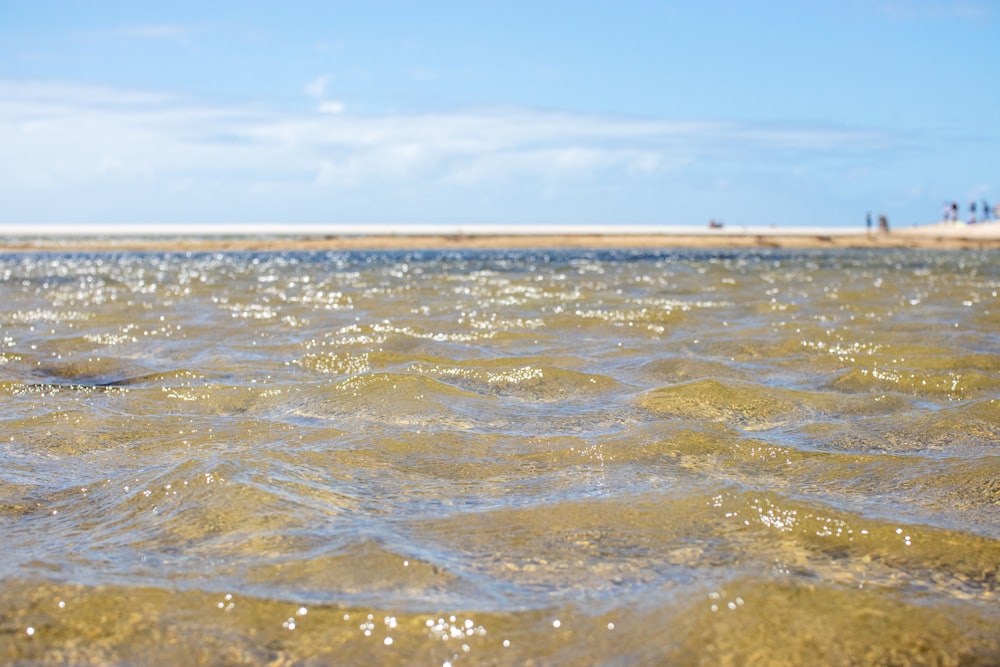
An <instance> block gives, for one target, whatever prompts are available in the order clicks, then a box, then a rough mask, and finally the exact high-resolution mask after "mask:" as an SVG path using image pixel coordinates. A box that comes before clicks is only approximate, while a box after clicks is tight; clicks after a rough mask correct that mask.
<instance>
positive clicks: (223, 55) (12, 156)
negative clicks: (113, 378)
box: [0, 0, 1000, 227]
mask: <svg viewBox="0 0 1000 667" xmlns="http://www.w3.org/2000/svg"><path fill="white" fill-rule="evenodd" d="M984 199H985V200H988V201H989V202H990V205H991V206H992V205H994V204H996V203H1000V0H955V1H946V0H884V1H883V0H809V1H808V2H802V1H801V0H789V1H783V0H773V1H770V0H761V1H760V2H753V3H751V2H744V1H742V0H732V1H722V0H699V1H698V2H687V1H684V2H680V1H669V0H661V1H659V2H644V1H639V0H634V1H631V0H617V1H615V2H610V1H607V2H605V1H596V0H595V1H588V0H575V1H572V2H561V1H549V0H529V1H521V0H506V1H504V2H492V1H489V2H487V1H477V0H462V1H457V2H444V1H440V0H421V1H420V2H410V1H402V0H400V1H398V2H389V1H381V0H368V1H361V0H357V1H348V0H340V1H338V0H325V1H322V2H319V1H315V2H314V1H309V0H297V1H295V2H285V1H265V0H239V1H231V2H226V1H217V2H205V1H204V0H195V1H192V0H171V2H157V3H147V2H134V1H133V0H121V1H118V0H86V1H85V0H28V1H22V0H2V2H0V223H59V224H81V225H86V224H88V223H90V224H93V223H102V224H106V223H119V222H120V223H133V224H134V223H215V224H218V223H234V224H237V223H274V224H280V223H352V224H357V223H379V224H407V223H420V224H444V225H473V224H477V223H488V224H510V225H532V224H535V225H538V224H546V225H550V224H587V225H592V224H600V225H608V226H609V227H612V226H614V225H625V224H628V225H635V224H643V225H645V224H652V225H706V224H707V223H708V221H709V220H717V221H721V222H723V223H724V224H726V225H727V226H734V225H736V226H738V225H777V226H800V225H817V226H831V227H833V226H835V227H851V226H858V227H862V226H863V225H864V224H865V222H864V221H865V215H866V213H867V212H869V211H870V212H871V213H872V214H873V215H874V216H877V215H880V214H884V215H887V216H888V218H889V221H890V224H893V225H895V226H909V225H914V224H923V223H929V222H933V221H936V220H938V219H940V217H941V211H942V208H943V205H944V203H945V202H950V201H957V202H958V203H959V205H960V208H961V214H962V217H963V218H966V217H968V213H969V202H970V201H973V200H974V201H976V202H977V204H978V206H979V207H980V211H981V207H982V201H983V200H984ZM981 217H982V216H981V212H980V218H981Z"/></svg>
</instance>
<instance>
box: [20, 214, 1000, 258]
mask: <svg viewBox="0 0 1000 667" xmlns="http://www.w3.org/2000/svg"><path fill="white" fill-rule="evenodd" d="M86 229H87V228H79V230H74V231H69V232H68V231H66V228H49V229H46V228H45V227H44V226H41V225H39V226H34V227H30V228H29V227H27V226H21V227H12V226H9V225H8V226H6V227H5V226H0V252H53V251H56V252H74V251H78V252H84V251H86V252H102V251H173V252H237V251H260V252H267V251H325V250H458V249H545V248H592V249H602V248H615V249H624V248H635V249H660V248H664V249H666V248H699V249H710V248H719V249H729V248H779V249H780V248H819V249H822V248H919V249H942V250H961V249H1000V221H994V222H984V223H979V224H964V223H952V222H939V223H934V224H930V225H920V226H913V227H908V228H901V229H897V230H892V231H890V232H878V231H872V232H870V233H869V232H866V231H864V230H862V231H859V232H855V231H851V230H846V231H845V230H843V229H819V228H815V229H812V228H809V227H794V228H792V227H789V228H776V227H774V228H740V227H733V228H722V229H712V230H701V229H696V230H695V229H692V228H690V227H687V228H680V227H678V228H671V227H669V226H664V227H662V228H655V227H649V226H647V227H631V228H628V227H625V228H618V227H613V226H609V227H603V228H602V227H596V226H584V227H567V228H561V227H558V226H550V227H548V228H541V229H539V228H530V229H528V228H524V227H522V228H518V227H516V226H508V227H497V226H469V227H467V228H464V229H462V228H458V229H454V230H448V229H442V228H430V229H427V228H419V227H413V229H412V231H409V230H408V228H407V227H406V226H403V225H400V226H397V227H394V228H391V229H387V228H385V227H378V226H371V227H365V226H355V227H353V228H351V229H349V230H347V231H345V230H344V229H343V228H337V227H330V228H324V227H322V226H319V225H313V226H306V227H302V226H300V227H294V226H288V227H282V226H270V227H265V226H260V225H256V226H255V225H250V226H240V225H231V226H228V227H226V228H225V229H224V230H223V231H219V228H214V229H213V228H204V227H202V228H195V227H191V228H184V227H180V228H178V227H171V228H167V227H161V228H157V227H121V228H120V229H119V228H116V229H115V230H114V231H109V230H108V228H107V227H105V228H101V229H98V230H97V231H92V232H88V231H86Z"/></svg>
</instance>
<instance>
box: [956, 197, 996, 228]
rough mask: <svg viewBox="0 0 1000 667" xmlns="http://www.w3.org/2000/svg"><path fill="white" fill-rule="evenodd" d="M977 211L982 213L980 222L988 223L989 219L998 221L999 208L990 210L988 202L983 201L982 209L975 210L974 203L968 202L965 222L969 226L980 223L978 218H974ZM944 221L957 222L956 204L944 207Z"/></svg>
mask: <svg viewBox="0 0 1000 667" xmlns="http://www.w3.org/2000/svg"><path fill="white" fill-rule="evenodd" d="M978 210H981V211H982V218H981V220H982V222H989V221H990V220H991V219H992V220H996V219H1000V206H995V207H993V208H990V204H989V202H987V201H986V200H985V199H984V200H983V207H982V209H977V208H976V202H975V200H973V201H970V202H969V219H968V221H967V222H968V223H969V224H970V225H974V224H976V223H977V222H979V221H980V218H977V217H976V214H977V212H978ZM991 216H992V217H991ZM944 220H950V221H951V222H958V202H956V201H953V202H950V203H946V204H945V205H944Z"/></svg>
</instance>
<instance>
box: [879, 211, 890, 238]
mask: <svg viewBox="0 0 1000 667" xmlns="http://www.w3.org/2000/svg"><path fill="white" fill-rule="evenodd" d="M878 230H879V231H880V232H884V233H886V234H888V233H889V218H887V217H886V216H885V215H880V216H879V217H878Z"/></svg>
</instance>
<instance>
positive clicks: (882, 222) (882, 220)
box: [865, 211, 889, 234]
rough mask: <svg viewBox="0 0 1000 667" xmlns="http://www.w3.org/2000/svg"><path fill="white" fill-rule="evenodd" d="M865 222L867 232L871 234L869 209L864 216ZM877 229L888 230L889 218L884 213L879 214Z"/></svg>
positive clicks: (886, 231)
mask: <svg viewBox="0 0 1000 667" xmlns="http://www.w3.org/2000/svg"><path fill="white" fill-rule="evenodd" d="M865 224H866V226H867V227H868V233H869V234H871V233H872V214H871V211H869V212H868V215H867V217H866V218H865ZM878 230H879V231H880V232H885V233H888V232H889V218H888V217H887V216H886V215H884V214H883V215H880V216H879V217H878Z"/></svg>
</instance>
